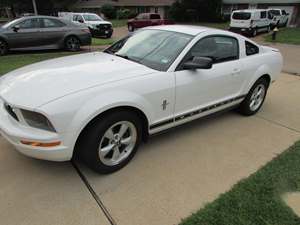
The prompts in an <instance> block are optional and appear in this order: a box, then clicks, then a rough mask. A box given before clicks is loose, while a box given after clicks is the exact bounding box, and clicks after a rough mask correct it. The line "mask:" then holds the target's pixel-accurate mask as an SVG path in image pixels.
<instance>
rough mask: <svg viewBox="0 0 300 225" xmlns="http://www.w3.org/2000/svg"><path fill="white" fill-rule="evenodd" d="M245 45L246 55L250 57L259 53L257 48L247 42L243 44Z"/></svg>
mask: <svg viewBox="0 0 300 225" xmlns="http://www.w3.org/2000/svg"><path fill="white" fill-rule="evenodd" d="M245 45H246V55H248V56H250V55H255V54H258V53H259V48H258V47H257V46H256V45H254V44H252V43H250V42H248V41H246V42H245Z"/></svg>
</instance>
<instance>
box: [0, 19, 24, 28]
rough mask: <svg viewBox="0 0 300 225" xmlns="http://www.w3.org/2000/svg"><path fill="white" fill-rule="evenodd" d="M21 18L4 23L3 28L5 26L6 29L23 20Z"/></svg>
mask: <svg viewBox="0 0 300 225" xmlns="http://www.w3.org/2000/svg"><path fill="white" fill-rule="evenodd" d="M21 20H22V18H19V19H16V20H13V21H10V22H8V23H6V24H4V25H3V26H2V28H5V29H6V28H9V27H10V26H11V25H13V24H14V23H17V22H19V21H21Z"/></svg>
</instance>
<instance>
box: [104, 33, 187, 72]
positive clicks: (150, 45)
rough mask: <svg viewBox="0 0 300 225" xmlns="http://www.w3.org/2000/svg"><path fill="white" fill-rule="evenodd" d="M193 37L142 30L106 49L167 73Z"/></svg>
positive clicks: (108, 51)
mask: <svg viewBox="0 0 300 225" xmlns="http://www.w3.org/2000/svg"><path fill="white" fill-rule="evenodd" d="M192 39H193V36H191V35H187V34H182V33H175V32H169V31H161V30H142V31H139V32H137V33H135V34H134V35H132V36H130V37H127V38H125V39H123V40H121V41H119V42H117V43H115V44H114V45H112V46H111V47H110V48H108V49H107V50H106V51H105V52H107V53H110V54H115V55H117V56H120V57H123V58H126V59H128V60H132V61H135V62H138V63H140V64H143V65H145V66H148V67H150V68H152V69H155V70H159V71H167V70H168V68H169V67H170V66H171V64H172V63H173V62H174V60H175V59H176V58H177V57H178V55H179V54H180V53H181V51H182V50H183V49H184V48H185V46H186V45H187V44H188V43H189V42H190V41H191V40H192Z"/></svg>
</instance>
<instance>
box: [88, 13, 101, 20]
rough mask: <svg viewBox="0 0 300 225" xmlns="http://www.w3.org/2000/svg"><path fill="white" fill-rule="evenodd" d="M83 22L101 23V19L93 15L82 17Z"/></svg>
mask: <svg viewBox="0 0 300 225" xmlns="http://www.w3.org/2000/svg"><path fill="white" fill-rule="evenodd" d="M83 18H84V20H85V21H102V20H103V19H102V18H101V17H100V16H98V15H95V14H88V15H83Z"/></svg>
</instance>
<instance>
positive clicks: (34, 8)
mask: <svg viewBox="0 0 300 225" xmlns="http://www.w3.org/2000/svg"><path fill="white" fill-rule="evenodd" d="M32 5H33V11H34V14H35V15H36V16H37V15H38V11H37V8H36V2H35V0H32Z"/></svg>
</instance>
